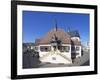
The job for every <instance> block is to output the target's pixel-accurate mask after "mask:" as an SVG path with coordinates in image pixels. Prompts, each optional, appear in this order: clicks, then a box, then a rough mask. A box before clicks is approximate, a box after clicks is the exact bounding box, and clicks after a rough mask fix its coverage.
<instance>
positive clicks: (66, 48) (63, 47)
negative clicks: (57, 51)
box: [61, 46, 70, 52]
mask: <svg viewBox="0 0 100 80" xmlns="http://www.w3.org/2000/svg"><path fill="white" fill-rule="evenodd" d="M69 50H70V46H62V48H61V51H62V52H69Z"/></svg>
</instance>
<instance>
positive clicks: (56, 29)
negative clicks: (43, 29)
mask: <svg viewBox="0 0 100 80" xmlns="http://www.w3.org/2000/svg"><path fill="white" fill-rule="evenodd" d="M55 28H56V31H57V29H58V26H57V20H56V19H55Z"/></svg>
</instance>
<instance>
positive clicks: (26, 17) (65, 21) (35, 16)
mask: <svg viewBox="0 0 100 80" xmlns="http://www.w3.org/2000/svg"><path fill="white" fill-rule="evenodd" d="M55 19H56V21H57V25H58V28H62V29H64V30H65V31H67V30H68V28H69V27H70V29H71V30H78V31H79V33H80V36H81V41H82V42H87V41H89V26H90V25H89V14H82V13H58V12H57V13H56V12H34V11H23V32H22V35H23V42H34V41H35V39H36V38H40V37H42V36H44V35H45V34H46V33H47V32H48V31H50V30H51V29H53V28H54V27H55Z"/></svg>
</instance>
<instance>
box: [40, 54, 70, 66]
mask: <svg viewBox="0 0 100 80" xmlns="http://www.w3.org/2000/svg"><path fill="white" fill-rule="evenodd" d="M53 58H55V60H53ZM41 61H42V62H49V63H64V64H71V63H72V62H71V61H68V60H67V59H65V58H63V57H62V56H60V55H57V54H54V55H49V56H47V57H45V58H43V59H41Z"/></svg>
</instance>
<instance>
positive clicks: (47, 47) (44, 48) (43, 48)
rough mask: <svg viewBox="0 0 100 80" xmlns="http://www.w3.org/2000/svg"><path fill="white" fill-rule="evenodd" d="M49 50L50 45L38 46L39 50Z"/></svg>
mask: <svg viewBox="0 0 100 80" xmlns="http://www.w3.org/2000/svg"><path fill="white" fill-rule="evenodd" d="M50 50H51V47H50V46H40V51H43V52H48V51H50Z"/></svg>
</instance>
